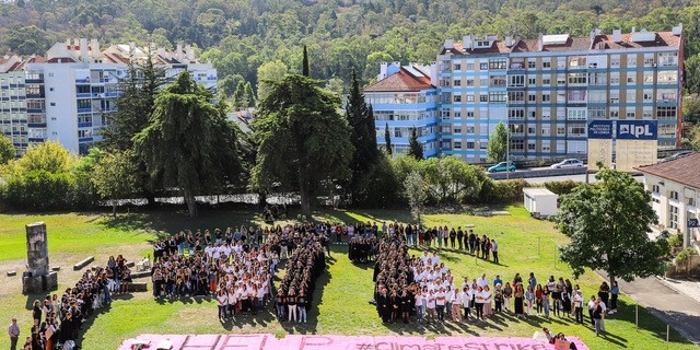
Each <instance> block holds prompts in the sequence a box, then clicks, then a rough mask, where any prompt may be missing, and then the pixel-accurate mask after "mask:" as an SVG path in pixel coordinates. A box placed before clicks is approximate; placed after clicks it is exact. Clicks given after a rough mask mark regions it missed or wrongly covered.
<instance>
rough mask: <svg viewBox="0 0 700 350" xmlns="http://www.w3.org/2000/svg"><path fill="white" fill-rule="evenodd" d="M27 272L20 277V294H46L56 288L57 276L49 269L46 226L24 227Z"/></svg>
mask: <svg viewBox="0 0 700 350" xmlns="http://www.w3.org/2000/svg"><path fill="white" fill-rule="evenodd" d="M25 228H26V232H27V271H25V272H24V274H23V276H22V292H23V293H25V294H28V293H36V292H46V291H51V290H55V289H56V288H57V287H58V274H56V273H55V272H53V271H50V269H49V246H48V240H47V236H46V224H44V223H43V222H36V223H33V224H28V225H26V227H25Z"/></svg>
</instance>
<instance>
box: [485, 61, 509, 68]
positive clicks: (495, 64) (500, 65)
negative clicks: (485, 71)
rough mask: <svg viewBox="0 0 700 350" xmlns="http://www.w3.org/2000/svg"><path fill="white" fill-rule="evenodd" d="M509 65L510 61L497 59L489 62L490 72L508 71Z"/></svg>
mask: <svg viewBox="0 0 700 350" xmlns="http://www.w3.org/2000/svg"><path fill="white" fill-rule="evenodd" d="M507 65H508V60H507V59H505V58H495V59H490V60H489V70H503V69H506V67H507Z"/></svg>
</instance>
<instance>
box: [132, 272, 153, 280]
mask: <svg viewBox="0 0 700 350" xmlns="http://www.w3.org/2000/svg"><path fill="white" fill-rule="evenodd" d="M150 276H151V270H143V271H136V272H132V273H131V278H133V279H137V278H144V277H150Z"/></svg>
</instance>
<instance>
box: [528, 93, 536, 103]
mask: <svg viewBox="0 0 700 350" xmlns="http://www.w3.org/2000/svg"><path fill="white" fill-rule="evenodd" d="M527 100H528V101H529V102H535V101H537V95H535V94H528V95H527Z"/></svg>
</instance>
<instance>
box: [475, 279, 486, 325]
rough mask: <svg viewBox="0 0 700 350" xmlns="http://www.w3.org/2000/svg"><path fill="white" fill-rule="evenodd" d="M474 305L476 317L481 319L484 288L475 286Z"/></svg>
mask: <svg viewBox="0 0 700 350" xmlns="http://www.w3.org/2000/svg"><path fill="white" fill-rule="evenodd" d="M474 296H475V302H474V305H475V307H476V319H477V320H481V319H483V318H484V289H483V288H481V287H478V286H477V288H476V293H474Z"/></svg>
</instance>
